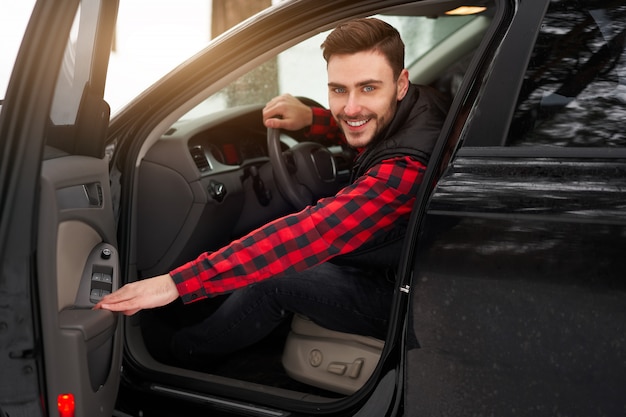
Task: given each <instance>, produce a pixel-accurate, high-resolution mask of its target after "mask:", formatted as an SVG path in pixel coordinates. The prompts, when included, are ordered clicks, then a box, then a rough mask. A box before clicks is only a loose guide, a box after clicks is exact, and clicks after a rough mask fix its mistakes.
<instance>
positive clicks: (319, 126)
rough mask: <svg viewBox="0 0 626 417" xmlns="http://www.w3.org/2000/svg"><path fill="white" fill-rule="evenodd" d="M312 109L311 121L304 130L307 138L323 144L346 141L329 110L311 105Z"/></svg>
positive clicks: (337, 143) (336, 143) (338, 143)
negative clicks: (306, 129)
mask: <svg viewBox="0 0 626 417" xmlns="http://www.w3.org/2000/svg"><path fill="white" fill-rule="evenodd" d="M311 110H313V122H312V124H311V126H309V129H308V131H307V132H306V137H307V138H308V139H311V140H314V141H316V142H320V143H323V144H325V145H329V144H333V145H341V144H344V143H346V138H345V136H344V135H343V132H342V131H341V129H340V128H339V126H338V125H337V122H336V121H335V118H334V117H332V115H331V113H330V110H327V109H324V108H321V107H311Z"/></svg>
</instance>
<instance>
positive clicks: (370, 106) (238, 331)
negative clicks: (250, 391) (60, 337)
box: [95, 19, 446, 363]
mask: <svg viewBox="0 0 626 417" xmlns="http://www.w3.org/2000/svg"><path fill="white" fill-rule="evenodd" d="M322 49H323V54H324V58H325V60H326V62H327V71H328V95H329V104H330V114H332V118H331V117H329V113H328V112H327V111H325V110H323V109H317V108H309V107H307V106H305V105H303V104H302V103H300V102H298V101H297V100H296V99H294V98H293V97H291V96H288V95H284V96H280V97H277V98H276V99H274V100H272V101H270V102H269V103H268V104H267V106H266V108H265V109H264V111H263V118H264V123H265V125H266V126H267V127H272V128H284V129H300V128H303V127H307V126H309V125H310V132H309V135H310V136H311V137H315V136H321V137H325V136H330V137H333V136H337V133H338V131H339V130H340V131H341V132H342V133H343V136H344V137H345V141H346V142H347V144H349V145H350V146H352V147H353V148H355V149H357V150H359V152H360V154H359V156H358V157H357V159H356V161H355V165H354V168H353V173H352V179H351V184H350V185H348V186H347V187H345V188H344V189H342V190H341V191H339V192H338V193H337V194H336V195H335V196H332V197H328V198H322V199H320V200H319V201H318V202H317V203H316V204H315V205H314V206H310V207H307V208H305V209H304V210H302V211H301V212H299V213H295V214H292V215H288V216H285V217H283V218H280V219H277V220H275V221H273V222H270V223H268V224H267V225H265V226H263V227H261V228H259V229H257V230H255V231H253V232H251V233H250V234H248V235H247V236H244V237H242V238H241V239H239V240H236V241H234V242H232V243H231V244H229V245H227V246H225V247H224V248H222V249H220V250H218V251H216V252H212V253H205V254H202V255H201V256H199V257H198V258H197V259H196V260H194V261H191V262H189V263H187V264H185V265H183V266H181V267H179V268H177V269H175V270H173V271H171V272H170V273H169V274H165V275H161V276H157V277H154V278H150V279H145V280H142V281H137V282H134V283H130V284H128V285H126V286H124V287H122V288H121V289H120V290H118V291H116V292H114V293H113V294H111V295H109V296H107V297H104V298H103V299H102V301H101V302H100V303H98V304H97V305H96V307H95V308H104V309H109V310H113V311H122V312H123V313H124V314H134V313H136V312H137V311H139V310H141V309H146V308H152V307H158V306H163V305H166V304H169V303H171V302H172V301H174V300H176V299H178V298H179V297H180V298H181V299H182V300H183V302H184V303H190V302H192V301H196V300H200V299H203V298H207V297H211V296H215V295H218V294H225V293H231V292H232V294H231V295H230V296H229V297H228V298H227V299H226V301H225V302H224V303H223V304H222V305H221V306H220V307H219V308H218V309H217V311H216V312H215V313H213V314H211V315H210V316H209V317H208V318H206V319H205V320H204V321H202V322H201V323H199V324H196V325H193V326H190V327H187V328H183V329H181V330H180V331H178V332H177V333H176V334H175V335H174V337H173V341H172V351H173V353H174V355H175V356H176V357H177V358H178V359H180V360H182V361H185V362H189V361H191V362H192V363H193V361H197V360H202V359H207V358H211V357H214V356H215V355H221V354H225V353H229V352H232V351H234V350H238V349H241V348H243V347H246V346H248V345H250V344H252V343H254V342H256V341H258V340H260V339H261V338H263V337H264V336H266V335H267V334H269V333H270V332H271V331H272V330H273V329H274V328H276V327H277V326H278V325H279V324H280V323H281V322H283V321H284V320H286V319H288V318H289V317H290V316H291V314H293V313H299V314H302V315H305V316H308V317H309V318H310V319H312V320H313V321H315V322H316V323H318V324H319V325H321V326H323V327H327V328H330V329H333V330H337V331H343V332H351V333H357V334H363V335H368V336H374V337H378V338H384V336H385V333H386V327H387V324H388V318H389V311H390V307H391V299H392V294H393V290H394V283H393V274H392V272H393V271H394V270H395V268H396V266H397V262H398V259H397V255H398V252H399V249H398V248H399V246H398V245H401V238H402V236H403V233H404V230H406V225H407V222H408V218H409V215H410V212H411V209H412V206H413V204H414V202H415V197H416V194H417V190H418V187H419V184H420V183H421V180H422V177H423V174H424V171H425V164H426V163H427V161H428V157H429V155H430V153H431V151H432V148H433V145H434V143H435V140H436V138H437V136H438V134H439V130H440V127H441V124H442V122H443V120H444V118H445V111H446V109H445V105H444V104H443V101H442V100H441V98H440V97H439V96H438V95H437V94H436V93H435V92H434V91H433V90H431V89H429V88H426V87H417V86H414V85H412V84H411V83H410V82H409V78H408V72H407V70H406V69H404V44H403V43H402V40H401V39H400V35H399V34H398V32H397V31H396V30H395V29H394V28H393V27H391V26H390V25H388V24H386V23H384V22H382V21H380V20H377V19H358V20H355V21H351V22H348V23H346V24H343V25H341V26H339V27H337V28H336V29H335V30H334V31H333V32H332V33H331V34H330V35H329V36H328V38H327V39H326V40H325V42H324V43H323V44H322ZM390 272H391V274H390Z"/></svg>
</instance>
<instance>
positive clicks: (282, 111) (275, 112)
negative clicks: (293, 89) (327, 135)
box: [263, 94, 313, 130]
mask: <svg viewBox="0 0 626 417" xmlns="http://www.w3.org/2000/svg"><path fill="white" fill-rule="evenodd" d="M312 121H313V111H312V110H311V108H310V107H309V106H307V105H306V104H304V103H302V102H301V101H300V100H298V99H297V98H295V97H293V96H292V95H290V94H283V95H280V96H278V97H275V98H273V99H272V100H270V101H269V102H268V103H267V104H266V105H265V107H264V108H263V123H264V124H265V127H268V128H272V129H285V130H299V129H302V128H304V127H306V126H309V125H310V124H311V123H312Z"/></svg>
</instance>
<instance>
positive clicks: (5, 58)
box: [0, 0, 35, 100]
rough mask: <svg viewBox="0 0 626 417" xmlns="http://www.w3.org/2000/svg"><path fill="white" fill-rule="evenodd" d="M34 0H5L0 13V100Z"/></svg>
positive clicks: (4, 91)
mask: <svg viewBox="0 0 626 417" xmlns="http://www.w3.org/2000/svg"><path fill="white" fill-rule="evenodd" d="M34 4H35V2H34V0H33V1H29V0H23V1H6V2H3V3H2V13H0V39H2V41H1V42H0V56H1V57H2V59H0V100H2V99H3V98H4V96H5V93H6V89H7V86H8V84H9V78H10V77H11V72H12V71H13V64H15V57H16V56H17V51H18V49H19V47H20V44H21V42H22V38H23V37H24V31H25V30H26V25H27V23H28V19H29V18H30V15H31V13H32V11H33V5H34Z"/></svg>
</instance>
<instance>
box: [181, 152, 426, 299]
mask: <svg viewBox="0 0 626 417" xmlns="http://www.w3.org/2000/svg"><path fill="white" fill-rule="evenodd" d="M424 171H425V166H424V165H423V164H421V163H420V162H418V161H415V160H413V159H411V158H409V157H399V158H394V159H389V160H385V161H383V162H381V163H380V164H378V165H376V166H374V167H373V168H371V169H370V170H369V171H368V172H367V173H366V174H365V175H363V176H362V177H360V178H359V179H357V181H355V182H354V183H353V184H351V185H349V186H347V187H346V188H344V189H342V190H341V191H339V192H338V193H337V194H336V195H335V196H332V197H328V198H323V199H320V200H319V201H318V202H317V204H316V205H315V206H309V207H307V208H305V209H304V210H302V211H301V212H299V213H295V214H291V215H288V216H285V217H282V218H279V219H277V220H275V221H272V222H270V223H268V224H266V225H265V226H262V227H260V228H259V229H256V230H254V231H253V232H251V233H249V234H248V235H246V236H244V237H242V238H241V239H238V240H235V241H233V242H232V243H231V244H229V245H227V246H225V247H223V248H222V249H220V250H218V251H216V252H210V253H209V252H207V253H204V254H202V255H200V256H199V257H198V258H197V259H195V260H194V261H191V262H188V263H187V264H185V265H182V266H181V267H179V268H176V269H174V270H173V271H171V272H170V275H171V276H172V278H173V279H174V282H175V283H176V286H177V288H178V292H179V294H180V296H181V298H182V300H183V302H185V303H189V302H192V301H196V300H199V299H202V298H206V297H209V296H213V295H218V294H223V293H227V292H230V291H233V290H235V289H237V288H241V287H245V286H247V285H249V284H252V283H254V282H257V281H261V280H264V279H267V278H270V277H275V276H281V275H284V274H286V273H290V272H296V271H302V270H305V269H307V268H310V267H312V266H314V265H318V264H320V263H323V262H325V261H327V260H329V259H331V258H333V257H334V256H337V255H341V254H345V253H349V252H351V251H353V250H355V249H357V248H359V247H360V246H361V245H362V244H363V243H365V242H367V241H369V240H370V239H372V238H377V237H379V236H381V235H383V234H385V233H387V232H388V231H389V230H390V229H391V228H393V226H394V224H395V223H397V220H398V219H399V218H406V217H408V216H409V215H410V212H411V209H412V206H413V203H414V201H415V196H416V194H417V189H418V187H419V184H420V183H421V181H422V178H423V174H424Z"/></svg>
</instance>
